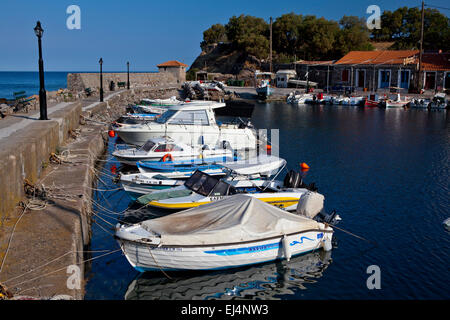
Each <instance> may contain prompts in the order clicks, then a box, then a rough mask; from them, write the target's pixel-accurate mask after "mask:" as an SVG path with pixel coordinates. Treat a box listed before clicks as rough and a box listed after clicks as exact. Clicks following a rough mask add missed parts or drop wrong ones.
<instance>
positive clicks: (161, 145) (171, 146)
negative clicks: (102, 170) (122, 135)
mask: <svg viewBox="0 0 450 320" xmlns="http://www.w3.org/2000/svg"><path fill="white" fill-rule="evenodd" d="M112 155H113V156H114V157H115V158H116V159H117V160H119V161H120V162H122V163H124V164H128V165H133V166H134V165H136V162H138V161H162V162H165V161H169V162H173V161H175V160H195V159H199V158H201V159H205V158H206V159H209V158H213V159H214V160H212V161H210V162H213V161H218V160H220V159H218V158H220V157H232V156H233V151H232V150H230V149H223V148H211V147H209V146H208V145H204V146H202V147H197V148H196V147H191V146H189V145H187V144H184V143H180V142H175V141H173V140H172V139H168V138H152V139H149V140H147V142H146V143H145V144H144V145H143V146H142V147H139V148H127V149H116V150H115V151H114V152H113V153H112Z"/></svg>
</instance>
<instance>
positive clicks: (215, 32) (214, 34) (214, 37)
mask: <svg viewBox="0 0 450 320" xmlns="http://www.w3.org/2000/svg"><path fill="white" fill-rule="evenodd" d="M224 41H227V35H226V30H225V26H224V25H222V24H220V23H216V24H213V25H212V26H211V27H210V28H209V29H207V30H205V31H204V32H203V41H202V42H201V43H200V47H201V48H202V50H205V48H206V46H207V45H208V44H212V43H218V42H224Z"/></svg>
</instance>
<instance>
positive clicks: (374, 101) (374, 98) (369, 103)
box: [364, 93, 380, 107]
mask: <svg viewBox="0 0 450 320" xmlns="http://www.w3.org/2000/svg"><path fill="white" fill-rule="evenodd" d="M379 104H380V99H379V96H378V94H376V93H372V94H369V96H368V97H367V99H365V101H364V106H365V107H378V105H379Z"/></svg>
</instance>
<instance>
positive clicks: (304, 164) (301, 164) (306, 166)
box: [300, 162, 309, 170]
mask: <svg viewBox="0 0 450 320" xmlns="http://www.w3.org/2000/svg"><path fill="white" fill-rule="evenodd" d="M300 168H302V169H305V170H308V169H309V166H308V165H307V164H306V163H304V162H302V163H300Z"/></svg>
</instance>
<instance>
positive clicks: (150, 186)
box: [120, 155, 300, 200]
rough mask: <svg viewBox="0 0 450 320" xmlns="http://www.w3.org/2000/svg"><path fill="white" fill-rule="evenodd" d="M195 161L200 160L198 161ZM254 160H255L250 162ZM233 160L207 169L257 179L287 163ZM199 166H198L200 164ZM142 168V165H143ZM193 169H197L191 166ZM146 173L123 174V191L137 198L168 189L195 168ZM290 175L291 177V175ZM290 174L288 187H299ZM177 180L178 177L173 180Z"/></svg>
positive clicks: (236, 177)
mask: <svg viewBox="0 0 450 320" xmlns="http://www.w3.org/2000/svg"><path fill="white" fill-rule="evenodd" d="M196 161H201V160H200V159H199V160H196ZM251 162H253V163H251ZM251 162H250V161H248V160H247V161H240V160H237V161H233V162H226V163H221V167H222V169H221V170H205V169H204V168H203V169H202V171H204V172H207V173H208V174H209V175H212V176H223V175H226V176H227V179H228V178H230V177H232V178H231V180H239V179H244V180H245V179H246V180H249V179H258V178H261V177H264V176H270V175H272V174H273V173H275V172H277V171H281V170H282V169H283V168H284V166H285V165H286V161H285V160H284V159H281V158H278V157H273V156H263V155H262V156H259V157H258V158H257V159H256V161H254V160H252V161H251ZM197 168H198V167H197ZM280 168H281V169H280ZM141 170H142V168H141ZM191 170H195V169H194V168H192V169H191ZM142 171H143V172H141V173H132V174H126V175H120V182H121V184H122V187H123V188H124V190H125V191H126V192H127V193H128V194H129V195H130V196H131V198H132V199H133V200H136V199H137V198H138V197H140V196H142V195H145V194H148V193H152V192H154V191H157V190H161V189H168V188H172V187H176V186H179V185H182V184H184V181H183V180H182V179H188V178H189V177H191V175H192V173H193V172H194V171H187V172H170V171H167V172H145V171H144V170H142ZM288 175H289V177H288ZM288 175H287V178H286V179H287V180H286V181H285V186H289V187H292V188H294V187H297V186H300V184H299V181H300V177H299V176H296V175H295V174H293V173H289V174H288ZM174 179H178V180H174Z"/></svg>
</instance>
